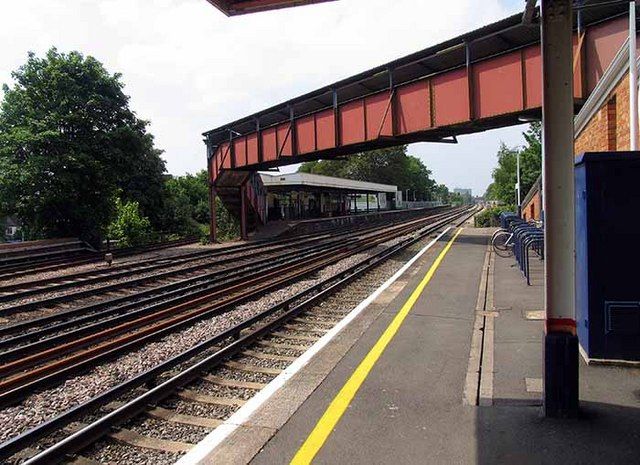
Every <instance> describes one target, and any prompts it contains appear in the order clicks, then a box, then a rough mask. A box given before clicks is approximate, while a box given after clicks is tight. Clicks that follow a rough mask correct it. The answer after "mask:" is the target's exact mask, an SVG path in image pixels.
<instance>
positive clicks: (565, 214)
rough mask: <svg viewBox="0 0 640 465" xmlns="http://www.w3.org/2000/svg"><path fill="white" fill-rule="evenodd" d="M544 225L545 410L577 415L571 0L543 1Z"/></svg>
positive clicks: (555, 414)
mask: <svg viewBox="0 0 640 465" xmlns="http://www.w3.org/2000/svg"><path fill="white" fill-rule="evenodd" d="M541 16H542V18H541V19H542V21H541V35H542V75H543V94H542V101H543V106H542V108H543V109H542V125H543V131H542V134H543V159H544V162H543V185H544V187H543V189H544V197H543V198H544V219H545V309H546V315H547V316H546V325H545V343H544V410H545V415H546V416H548V417H572V416H575V415H577V413H578V339H577V337H576V322H575V219H574V216H575V197H574V195H575V194H574V177H573V176H574V171H573V170H574V153H573V69H572V63H573V18H572V0H542V5H541Z"/></svg>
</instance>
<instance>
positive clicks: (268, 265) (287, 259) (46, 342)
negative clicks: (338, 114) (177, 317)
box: [0, 239, 355, 376]
mask: <svg viewBox="0 0 640 465" xmlns="http://www.w3.org/2000/svg"><path fill="white" fill-rule="evenodd" d="M354 240H355V239H354ZM343 245H344V243H342V244H340V246H343ZM333 248H336V246H335V245H334V246H333ZM327 250H331V244H323V245H321V246H315V247H308V248H307V249H305V250H301V251H294V252H289V253H286V254H284V255H283V256H281V257H278V258H273V257H267V258H264V259H262V260H258V261H256V262H253V263H251V268H250V269H249V268H248V267H247V266H246V264H241V265H238V266H236V267H233V270H234V271H232V272H228V271H229V270H228V269H227V270H221V271H218V272H215V273H209V274H208V275H207V276H206V280H207V281H205V282H203V283H199V284H195V285H193V286H191V288H200V289H199V290H196V291H194V292H189V293H186V294H185V288H180V289H177V290H175V291H172V292H171V294H181V295H180V296H179V297H175V298H172V299H169V300H165V299H166V298H167V294H162V295H159V296H155V297H152V298H149V299H145V301H144V302H143V303H142V305H141V303H140V302H133V303H131V304H129V305H126V306H123V307H117V308H115V309H109V310H105V311H103V312H100V313H98V314H97V315H98V316H99V317H101V318H104V317H107V316H109V315H115V316H113V317H110V318H106V319H101V320H100V321H97V322H95V323H93V324H89V325H86V326H82V327H80V328H78V329H76V330H72V331H69V332H66V333H63V334H60V335H56V336H53V337H51V338H47V339H41V340H38V341H36V342H33V343H30V344H26V345H22V346H19V347H16V348H14V349H10V350H7V351H5V352H2V353H0V360H3V361H4V363H3V364H2V365H0V376H1V375H3V374H6V373H4V370H3V367H4V366H5V365H6V364H7V363H6V362H9V361H11V360H15V359H17V358H19V357H23V356H24V355H27V354H29V353H33V352H34V351H36V350H42V349H46V348H48V347H53V346H56V345H57V344H61V343H64V342H66V341H70V340H71V341H74V346H75V347H78V346H80V344H81V340H80V339H78V338H79V337H82V336H84V335H85V334H88V333H90V332H91V331H92V330H101V329H103V328H112V329H113V325H114V324H117V323H120V322H124V321H127V320H132V319H135V318H136V317H140V316H142V315H146V314H150V313H152V314H156V315H159V313H157V312H158V311H161V310H164V309H166V308H169V307H171V308H172V309H174V308H175V305H177V304H181V303H183V302H185V301H189V300H190V299H194V298H198V299H200V300H206V299H210V298H212V296H214V295H215V293H219V292H221V291H225V290H228V289H229V286H230V285H231V286H233V285H235V284H238V283H246V278H247V275H248V276H256V275H258V274H259V272H260V271H262V270H264V269H268V271H270V272H271V271H278V270H281V269H283V268H284V267H285V266H289V265H290V264H292V263H296V262H299V261H301V260H304V261H308V260H309V259H310V258H314V257H317V256H321V255H322V254H325V253H326V252H327ZM310 252H311V253H310ZM217 277H224V278H226V280H224V281H218V282H216V283H214V284H212V283H211V282H210V280H213V279H215V278H217ZM203 279H204V278H202V277H200V279H199V280H198V281H202V280H203ZM203 287H204V288H203ZM158 300H162V301H161V302H160V303H156V304H155V305H148V304H149V302H150V301H158ZM191 302H193V301H191ZM140 306H142V307H143V308H141V309H139V310H135V311H132V312H129V313H126V314H124V315H118V314H120V313H122V312H123V311H125V310H126V309H125V310H123V308H124V307H126V308H127V309H131V308H136V307H140ZM95 320H96V314H94V315H87V316H85V317H82V318H78V319H75V320H71V321H68V322H65V323H61V324H59V325H52V326H48V327H46V328H43V330H41V331H38V332H30V333H27V334H23V335H21V336H17V337H15V338H11V339H5V340H3V341H0V348H3V347H6V346H7V345H11V344H15V343H16V342H20V341H24V340H26V339H30V338H34V337H38V336H42V335H44V334H48V333H50V332H52V331H54V332H55V331H57V330H60V329H64V327H69V326H78V324H79V323H80V322H82V321H89V322H91V321H95ZM92 342H93V341H92ZM57 350H58V351H61V350H62V348H61V347H60V346H58V347H57ZM27 361H28V357H25V358H22V359H21V360H20V362H21V366H20V367H19V368H17V369H22V368H24V365H25V364H26V362H27Z"/></svg>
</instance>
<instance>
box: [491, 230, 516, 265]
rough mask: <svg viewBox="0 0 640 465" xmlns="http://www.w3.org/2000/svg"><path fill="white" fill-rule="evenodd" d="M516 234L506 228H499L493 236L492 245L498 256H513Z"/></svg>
mask: <svg viewBox="0 0 640 465" xmlns="http://www.w3.org/2000/svg"><path fill="white" fill-rule="evenodd" d="M513 236H514V234H513V233H512V232H509V231H507V230H506V229H498V230H497V231H496V232H494V233H493V236H491V246H492V247H493V251H494V252H495V253H496V255H497V256H498V257H502V258H509V257H513V255H514V252H513V246H514V240H513Z"/></svg>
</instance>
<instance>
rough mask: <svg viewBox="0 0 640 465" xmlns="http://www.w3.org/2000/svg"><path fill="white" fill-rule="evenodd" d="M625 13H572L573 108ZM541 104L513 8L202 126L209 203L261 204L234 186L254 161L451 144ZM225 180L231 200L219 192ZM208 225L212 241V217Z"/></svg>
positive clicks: (617, 41) (524, 30)
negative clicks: (459, 32)
mask: <svg viewBox="0 0 640 465" xmlns="http://www.w3.org/2000/svg"><path fill="white" fill-rule="evenodd" d="M626 13H627V6H626V4H603V5H599V6H598V7H597V8H585V9H583V10H581V11H580V13H579V17H576V18H574V20H575V34H574V41H573V42H574V45H573V49H574V59H573V71H574V79H573V89H574V98H575V108H576V111H577V110H578V109H579V108H580V106H581V105H582V103H583V102H584V101H585V100H586V98H587V97H588V96H589V94H590V92H591V91H592V90H593V89H594V87H595V86H596V84H597V83H598V81H599V79H600V77H601V76H602V74H603V73H604V71H605V70H606V69H607V67H608V66H609V64H610V63H611V61H612V60H613V57H614V56H615V54H616V52H617V51H618V49H619V48H620V46H621V44H622V43H623V42H624V40H625V39H626V37H627V34H628V18H627V16H626ZM541 109H542V58H541V51H540V28H539V26H538V24H536V23H533V24H524V23H523V21H522V15H521V14H518V15H514V16H511V17H509V18H506V19H503V20H501V21H498V22H496V23H493V24H490V25H488V26H485V27H482V28H480V29H477V30H475V31H472V32H469V33H467V34H463V35H461V36H459V37H456V38H453V39H450V40H448V41H446V42H443V43H441V44H438V45H435V46H433V47H429V48H426V49H424V50H421V51H419V52H416V53H413V54H411V55H408V56H405V57H402V58H400V59H397V60H395V61H392V62H389V63H386V64H384V65H382V66H378V67H376V68H373V69H370V70H368V71H364V72H362V73H360V74H357V75H355V76H352V77H349V78H347V79H344V80H341V81H338V82H335V83H333V84H331V85H328V86H325V87H322V88H320V89H317V90H315V91H313V92H310V93H307V94H305V95H302V96H300V97H296V98H294V99H291V100H289V101H287V102H284V103H282V104H279V105H276V106H273V107H271V108H268V109H266V110H263V111H260V112H258V113H255V114H253V115H250V116H247V117H245V118H242V119H239V120H237V121H234V122H231V123H228V124H225V125H224V126H221V127H219V128H216V129H213V130H210V131H207V132H205V133H204V136H205V143H206V146H207V158H208V171H209V179H210V189H211V199H212V207H214V203H213V199H214V198H215V197H216V195H218V192H220V193H221V194H222V193H223V192H225V193H224V194H223V195H222V196H221V199H222V200H223V202H224V203H225V205H232V204H233V203H236V204H238V205H244V206H242V207H241V208H239V209H237V208H235V207H233V206H232V207H231V210H232V212H233V213H234V214H236V215H238V217H239V218H240V219H241V221H242V223H243V224H245V225H246V224H247V216H246V215H247V212H248V211H250V210H251V209H253V211H257V210H259V208H260V207H259V205H256V206H255V208H254V206H253V205H252V203H253V202H254V201H258V200H257V197H258V196H254V197H253V198H251V199H250V198H249V197H248V196H247V194H246V193H247V192H248V189H247V188H246V187H243V186H245V185H246V183H248V179H255V176H254V177H253V178H252V177H251V173H255V172H256V171H257V170H265V169H269V168H274V167H278V166H284V165H289V164H292V163H300V162H304V161H309V160H316V159H332V158H336V157H343V156H348V155H350V154H354V153H358V152H361V151H365V150H372V149H376V148H384V147H391V146H397V145H401V144H407V143H413V142H441V143H455V142H456V136H458V135H462V134H470V133H474V132H480V131H485V130H488V129H495V128H499V127H505V126H511V125H515V124H521V123H522V121H523V119H525V120H526V119H529V118H536V117H540V114H541ZM571 155H572V154H571ZM568 156H570V154H568ZM239 173H246V176H240V175H239ZM234 188H235V192H237V193H238V194H237V195H238V196H239V197H238V198H237V199H236V200H234V199H232V198H231V197H232V196H230V195H229V194H228V193H229V192H231V191H232V190H233V189H234ZM257 189H258V190H259V186H257ZM243 192H244V193H243ZM212 218H213V219H215V215H212ZM257 220H258V222H259V221H261V219H260V218H259V215H258V216H257ZM211 228H212V239H214V240H215V222H212V225H211ZM243 236H246V228H245V229H243Z"/></svg>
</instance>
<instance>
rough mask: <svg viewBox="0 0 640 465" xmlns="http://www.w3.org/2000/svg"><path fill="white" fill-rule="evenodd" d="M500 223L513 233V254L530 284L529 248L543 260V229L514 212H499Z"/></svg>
mask: <svg viewBox="0 0 640 465" xmlns="http://www.w3.org/2000/svg"><path fill="white" fill-rule="evenodd" d="M500 225H501V226H502V228H503V229H505V230H507V231H509V232H510V233H512V234H513V245H512V247H513V254H514V256H515V259H516V262H517V263H518V267H519V268H520V271H521V272H522V275H523V276H524V277H525V278H526V280H527V285H528V286H530V285H531V270H530V254H529V252H530V251H531V250H533V251H534V253H535V254H536V255H537V256H538V257H539V259H540V260H544V230H543V229H542V228H539V227H537V226H535V225H534V224H531V223H528V222H526V221H525V220H523V219H522V218H520V217H519V216H517V215H516V214H515V213H508V212H503V213H501V214H500Z"/></svg>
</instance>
